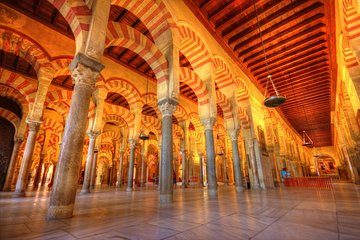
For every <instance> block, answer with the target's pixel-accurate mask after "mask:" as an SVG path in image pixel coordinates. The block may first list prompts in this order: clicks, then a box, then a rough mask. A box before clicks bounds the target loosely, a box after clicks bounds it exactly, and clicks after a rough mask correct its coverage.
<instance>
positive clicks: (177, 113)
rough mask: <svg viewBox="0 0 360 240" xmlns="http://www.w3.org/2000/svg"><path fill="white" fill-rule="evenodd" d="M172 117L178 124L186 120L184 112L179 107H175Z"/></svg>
mask: <svg viewBox="0 0 360 240" xmlns="http://www.w3.org/2000/svg"><path fill="white" fill-rule="evenodd" d="M174 116H175V117H176V119H177V120H178V121H179V122H181V121H184V120H186V118H187V113H186V110H185V109H184V108H183V107H182V106H181V105H177V106H176V110H175V112H174Z"/></svg>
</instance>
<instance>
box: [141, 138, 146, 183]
mask: <svg viewBox="0 0 360 240" xmlns="http://www.w3.org/2000/svg"><path fill="white" fill-rule="evenodd" d="M140 174H141V175H140V186H141V187H144V186H145V180H144V174H145V141H143V146H142V153H141V173H140Z"/></svg>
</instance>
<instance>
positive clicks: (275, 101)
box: [254, 0, 286, 108]
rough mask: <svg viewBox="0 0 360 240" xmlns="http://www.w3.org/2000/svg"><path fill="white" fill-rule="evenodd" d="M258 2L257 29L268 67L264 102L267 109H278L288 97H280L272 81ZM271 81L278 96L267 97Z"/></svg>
mask: <svg viewBox="0 0 360 240" xmlns="http://www.w3.org/2000/svg"><path fill="white" fill-rule="evenodd" d="M255 3H256V1H255V0H254V8H255V15H256V22H257V27H258V30H259V35H260V41H261V46H262V52H263V54H264V61H265V65H266V71H267V81H266V88H265V100H264V105H265V107H268V108H275V107H278V106H280V105H282V104H283V103H285V101H286V97H284V96H283V95H280V94H279V92H278V90H277V89H276V87H275V84H274V82H273V80H272V77H271V74H270V70H269V64H268V62H267V57H266V52H265V47H264V42H263V39H262V33H261V30H260V24H259V18H258V13H257V9H256V4H255ZM269 81H270V82H271V85H272V87H273V89H274V91H275V94H276V95H272V96H269V97H267V93H268V85H269Z"/></svg>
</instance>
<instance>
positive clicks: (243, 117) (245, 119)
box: [238, 107, 250, 129]
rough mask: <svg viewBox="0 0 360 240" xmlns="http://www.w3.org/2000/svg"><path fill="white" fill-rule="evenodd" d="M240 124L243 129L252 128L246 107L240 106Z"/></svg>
mask: <svg viewBox="0 0 360 240" xmlns="http://www.w3.org/2000/svg"><path fill="white" fill-rule="evenodd" d="M238 114H239V119H240V124H241V127H242V128H243V129H250V119H249V115H248V114H247V112H246V110H245V109H244V108H241V107H238Z"/></svg>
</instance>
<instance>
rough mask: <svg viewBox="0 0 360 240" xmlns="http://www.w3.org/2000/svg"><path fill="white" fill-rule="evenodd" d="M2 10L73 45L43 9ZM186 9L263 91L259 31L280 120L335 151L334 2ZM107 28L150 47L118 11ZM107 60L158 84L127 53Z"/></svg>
mask: <svg viewBox="0 0 360 240" xmlns="http://www.w3.org/2000/svg"><path fill="white" fill-rule="evenodd" d="M2 2H3V3H5V4H6V5H8V6H10V7H12V8H14V9H16V10H18V11H21V12H22V13H24V14H26V15H28V16H29V17H31V18H33V19H35V20H37V21H39V22H40V23H42V24H45V25H47V26H49V27H51V28H53V29H54V30H56V31H58V32H60V33H62V34H64V35H65V36H67V37H69V38H72V39H73V35H72V32H71V29H70V27H69V25H68V24H67V23H66V20H65V19H64V18H63V17H62V16H61V14H60V13H59V12H58V11H57V10H56V9H55V8H54V7H53V6H52V5H51V4H49V3H48V1H46V0H4V1H2ZM184 2H185V3H186V4H187V6H188V7H189V8H190V9H191V10H192V11H193V12H194V14H195V16H197V18H198V19H199V20H200V21H201V22H202V24H203V25H204V26H205V27H206V28H207V29H208V30H209V32H211V33H212V34H213V36H214V37H215V39H216V40H217V41H218V42H219V43H220V44H221V45H222V46H223V48H224V50H225V51H226V52H227V53H228V54H229V55H230V56H231V57H232V58H233V59H234V61H235V62H236V63H237V64H238V65H239V67H240V68H241V69H242V70H243V71H244V72H245V73H246V74H247V76H248V77H249V78H250V79H251V80H252V81H253V82H254V84H255V85H256V86H257V87H258V88H259V89H260V90H262V91H264V89H265V86H266V81H267V75H268V74H267V70H266V64H265V61H264V54H263V50H262V44H261V40H260V35H259V29H258V25H259V26H260V30H261V33H262V38H263V42H264V49H265V52H266V56H267V62H268V65H269V71H270V74H271V75H272V78H273V80H274V82H275V85H276V87H277V88H278V90H279V92H280V94H282V95H284V96H286V97H287V101H286V103H285V104H284V105H283V106H281V107H280V108H279V110H280V111H279V112H280V114H282V115H283V116H285V117H286V118H287V120H288V121H289V122H290V123H291V125H292V126H293V127H294V128H295V129H296V130H297V131H298V132H299V133H301V132H302V131H303V130H306V132H307V133H308V135H309V136H310V137H311V138H312V140H313V141H314V143H315V145H316V146H328V145H332V133H331V121H330V112H331V110H333V108H334V96H333V94H334V90H335V89H334V88H335V86H334V85H335V84H334V81H335V77H336V54H335V35H334V29H335V23H334V22H335V21H334V16H335V13H334V6H333V5H334V1H328V0H321V1H320V0H317V1H316V0H293V1H290V0H256V1H255V0H222V1H218V0H184ZM254 2H256V5H255V6H256V10H255V6H254ZM256 13H257V14H256ZM257 17H258V21H257ZM109 20H110V21H116V22H121V23H124V24H127V25H130V26H132V27H134V28H136V29H137V30H138V31H140V32H142V33H143V34H145V35H146V36H147V37H148V38H149V39H150V40H151V41H153V38H152V36H151V34H150V33H149V31H148V30H147V29H146V26H145V25H144V24H143V23H142V22H141V21H140V20H139V19H138V18H137V17H136V16H134V15H133V14H132V13H130V12H129V11H127V10H125V9H123V8H120V7H117V6H111V9H110V16H109ZM0 54H1V59H0V60H1V64H2V65H1V66H3V67H6V68H8V69H10V70H13V71H17V72H21V73H22V74H25V75H28V76H31V77H34V72H33V70H32V69H31V67H29V66H28V65H27V66H26V63H25V62H24V63H23V61H24V60H22V59H19V58H18V59H17V58H16V57H15V56H8V55H6V54H7V53H0ZM105 56H107V57H108V58H111V59H112V60H114V61H117V62H119V63H121V64H123V65H126V66H129V67H130V68H132V69H134V70H135V71H138V72H140V73H142V74H146V75H147V76H150V77H152V78H154V77H155V76H154V73H153V71H152V70H151V68H150V66H149V65H148V64H147V63H146V62H145V61H144V60H143V59H142V58H141V56H139V55H137V54H136V53H134V52H132V51H130V50H127V49H124V48H121V47H110V48H108V49H106V50H105ZM4 59H5V60H4ZM179 62H180V66H181V67H188V68H192V67H191V65H190V63H189V61H188V60H187V59H186V57H185V56H184V55H183V54H182V53H181V52H180V53H179ZM53 84H55V85H59V86H62V87H65V88H69V89H70V88H72V87H73V86H72V83H71V80H69V78H68V77H66V76H61V77H59V78H58V79H56V81H54V83H53ZM188 87H189V86H185V85H184V84H183V83H180V93H181V94H182V95H183V96H185V97H187V98H189V99H191V100H192V101H196V100H197V99H196V100H194V99H195V98H196V95H195V94H193V92H192V93H191V92H190V91H189V88H188ZM190 89H191V88H190ZM268 90H269V92H270V94H273V93H274V91H273V89H272V88H271V87H269V89H268ZM194 95H195V98H194ZM145 112H146V113H147V114H149V115H153V114H154V112H153V111H151V109H150V108H146V109H145ZM155 114H156V113H155Z"/></svg>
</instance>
